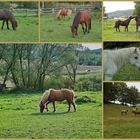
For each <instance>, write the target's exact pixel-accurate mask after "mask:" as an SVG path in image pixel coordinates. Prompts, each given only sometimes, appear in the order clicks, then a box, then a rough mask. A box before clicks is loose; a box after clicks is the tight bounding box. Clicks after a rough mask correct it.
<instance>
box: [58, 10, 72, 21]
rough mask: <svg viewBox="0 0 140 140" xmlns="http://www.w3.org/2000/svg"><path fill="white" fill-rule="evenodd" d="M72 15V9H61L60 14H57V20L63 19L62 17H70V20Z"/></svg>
mask: <svg viewBox="0 0 140 140" xmlns="http://www.w3.org/2000/svg"><path fill="white" fill-rule="evenodd" d="M71 14H72V10H71V9H67V8H63V9H60V10H59V12H58V13H57V19H58V20H60V19H62V17H65V16H68V18H69V19H70V18H71Z"/></svg>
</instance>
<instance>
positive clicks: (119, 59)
mask: <svg viewBox="0 0 140 140" xmlns="http://www.w3.org/2000/svg"><path fill="white" fill-rule="evenodd" d="M103 60H104V64H103V65H104V81H140V77H139V75H140V43H139V42H104V51H103Z"/></svg>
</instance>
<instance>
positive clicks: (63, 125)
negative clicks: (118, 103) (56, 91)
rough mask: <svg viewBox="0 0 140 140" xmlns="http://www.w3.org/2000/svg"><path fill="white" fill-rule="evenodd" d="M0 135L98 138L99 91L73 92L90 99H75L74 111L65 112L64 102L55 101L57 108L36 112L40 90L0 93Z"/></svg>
mask: <svg viewBox="0 0 140 140" xmlns="http://www.w3.org/2000/svg"><path fill="white" fill-rule="evenodd" d="M0 96H1V98H0V138H101V137H102V94H101V92H76V96H78V97H79V98H82V97H83V96H88V97H90V98H91V99H92V102H87V103H82V102H81V103H80V102H78V103H77V112H74V111H73V108H72V110H71V112H70V113H67V112H66V111H67V107H68V105H67V104H66V103H65V102H57V103H56V112H55V113H53V112H52V110H53V109H52V105H51V104H50V105H49V106H48V107H49V112H46V111H45V112H44V113H42V114H41V113H40V112H39V101H40V98H41V96H42V93H39V92H36V93H34V92H33V93H32V92H26V91H24V92H16V93H12V92H10V93H1V94H0Z"/></svg>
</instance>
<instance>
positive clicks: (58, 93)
mask: <svg viewBox="0 0 140 140" xmlns="http://www.w3.org/2000/svg"><path fill="white" fill-rule="evenodd" d="M64 100H67V102H68V105H69V107H68V112H69V111H70V107H71V104H72V105H73V107H74V111H76V105H75V102H74V92H73V91H72V90H69V89H61V90H54V89H49V90H48V91H45V92H44V94H43V96H42V98H41V101H40V104H39V106H40V112H41V113H42V112H43V111H44V108H45V105H46V109H47V111H48V107H47V105H48V104H49V103H51V102H52V103H53V108H54V110H53V112H55V111H56V108H55V101H64Z"/></svg>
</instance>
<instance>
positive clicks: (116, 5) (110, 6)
mask: <svg viewBox="0 0 140 140" xmlns="http://www.w3.org/2000/svg"><path fill="white" fill-rule="evenodd" d="M103 6H105V12H106V13H108V12H114V11H117V10H127V9H134V6H135V3H134V2H133V1H106V2H103Z"/></svg>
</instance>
